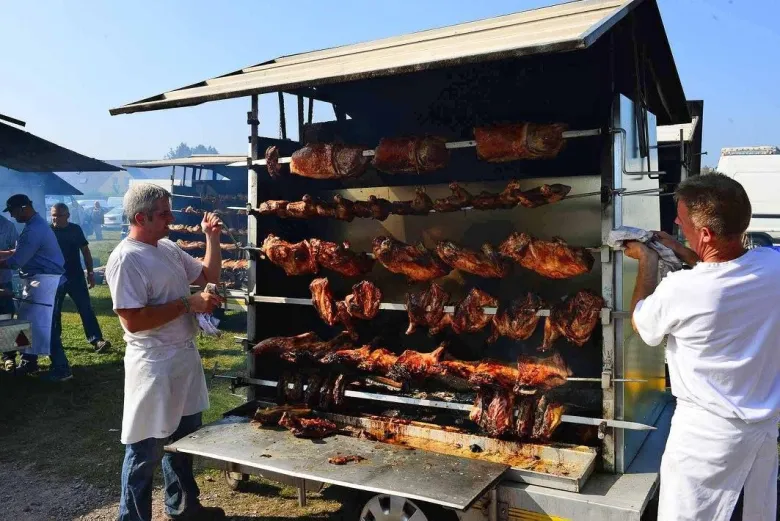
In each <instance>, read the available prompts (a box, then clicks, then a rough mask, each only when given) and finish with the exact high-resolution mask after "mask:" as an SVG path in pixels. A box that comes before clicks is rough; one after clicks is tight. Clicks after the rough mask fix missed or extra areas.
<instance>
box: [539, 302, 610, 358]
mask: <svg viewBox="0 0 780 521" xmlns="http://www.w3.org/2000/svg"><path fill="white" fill-rule="evenodd" d="M605 305H606V302H605V300H604V299H603V298H601V296H599V295H596V294H594V293H592V292H590V291H588V290H585V289H583V290H580V291H578V292H577V293H576V294H575V295H573V296H570V297H568V298H567V299H566V300H564V301H563V302H562V303H560V304H555V305H554V306H553V307H552V309H551V310H550V316H549V317H547V321H546V322H545V323H544V341H543V342H542V346H541V347H540V348H539V349H540V350H541V351H546V350H548V349H550V348H551V347H552V346H553V343H555V341H556V340H557V339H558V338H560V337H561V336H563V337H564V338H566V340H568V341H569V342H571V343H572V344H574V345H577V346H579V347H582V346H583V345H585V344H586V343H587V342H588V340H590V336H591V335H592V334H593V330H594V329H596V326H597V325H598V323H599V319H600V318H601V309H602V308H603V307H604V306H605Z"/></svg>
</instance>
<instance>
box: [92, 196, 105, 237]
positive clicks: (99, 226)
mask: <svg viewBox="0 0 780 521" xmlns="http://www.w3.org/2000/svg"><path fill="white" fill-rule="evenodd" d="M105 213H106V212H104V211H103V209H102V208H101V207H100V202H99V201H95V207H94V208H92V229H93V230H94V231H95V240H96V241H102V240H103V216H104V215H105Z"/></svg>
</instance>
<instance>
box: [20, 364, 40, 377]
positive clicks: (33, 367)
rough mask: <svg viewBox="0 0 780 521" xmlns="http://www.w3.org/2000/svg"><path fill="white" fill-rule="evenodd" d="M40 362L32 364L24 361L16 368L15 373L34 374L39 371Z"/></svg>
mask: <svg viewBox="0 0 780 521" xmlns="http://www.w3.org/2000/svg"><path fill="white" fill-rule="evenodd" d="M38 369H39V367H38V364H31V363H29V362H27V363H25V362H22V363H21V364H19V367H17V368H16V371H15V373H16V374H17V375H19V376H21V375H25V374H33V373H37V372H38Z"/></svg>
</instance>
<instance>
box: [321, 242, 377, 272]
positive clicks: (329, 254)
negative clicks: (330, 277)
mask: <svg viewBox="0 0 780 521" xmlns="http://www.w3.org/2000/svg"><path fill="white" fill-rule="evenodd" d="M309 243H310V244H311V246H312V248H313V250H314V251H315V260H316V262H317V264H319V265H320V266H321V267H323V268H325V269H327V270H331V271H335V272H336V273H339V274H341V275H344V276H345V277H357V276H358V275H365V274H366V273H368V272H369V271H371V270H372V269H373V267H374V259H372V258H371V257H369V256H368V255H367V254H366V253H355V252H353V251H352V250H350V249H349V246H350V245H349V243H348V242H346V241H345V242H344V243H342V244H336V243H335V242H329V241H322V240H320V239H309Z"/></svg>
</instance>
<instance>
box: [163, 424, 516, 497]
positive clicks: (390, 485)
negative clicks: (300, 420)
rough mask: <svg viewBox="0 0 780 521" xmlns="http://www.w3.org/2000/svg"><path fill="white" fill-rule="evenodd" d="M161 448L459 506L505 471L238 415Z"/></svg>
mask: <svg viewBox="0 0 780 521" xmlns="http://www.w3.org/2000/svg"><path fill="white" fill-rule="evenodd" d="M166 450H169V451H178V452H184V453H188V454H193V455H196V456H203V457H206V458H211V459H217V460H222V461H226V462H232V463H237V464H239V465H246V466H248V467H255V468H258V469H261V470H267V471H271V472H278V473H280V474H285V475H288V476H293V477H297V478H301V479H306V480H313V481H319V482H323V483H330V484H333V485H339V486H344V487H347V488H353V489H359V490H366V491H369V492H376V493H384V494H391V495H396V496H402V497H406V498H409V499H416V500H420V501H427V502H430V503H435V504H439V505H442V506H445V507H449V508H454V509H457V510H465V509H466V508H468V507H469V506H471V504H472V503H474V501H476V500H477V499H479V498H480V497H481V496H482V495H483V494H484V493H485V491H487V490H488V489H489V488H491V487H492V486H493V485H494V484H495V483H497V482H498V480H499V479H500V478H501V476H502V475H503V474H504V472H505V471H506V470H507V469H508V468H509V466H508V465H505V464H501V463H492V462H487V461H478V460H473V459H468V458H459V457H456V456H449V455H445V454H437V453H433V452H429V451H423V450H409V449H408V448H404V447H397V446H394V445H390V444H386V443H376V442H372V441H368V440H362V439H357V438H352V437H349V436H341V435H336V436H331V437H328V438H325V439H323V440H305V439H299V438H295V437H294V436H292V434H290V433H289V432H288V431H287V430H286V429H279V428H258V427H257V426H256V425H253V424H250V423H249V420H248V419H247V418H242V417H229V418H224V419H222V420H220V421H218V422H215V423H212V424H210V425H207V426H205V427H203V428H202V429H200V430H198V431H197V432H195V433H193V434H191V435H189V436H186V437H185V438H182V439H180V440H178V441H176V442H174V443H173V444H171V445H169V446H168V447H166ZM338 455H359V456H362V457H364V458H365V460H364V461H361V462H359V463H354V464H352V463H350V464H347V465H338V466H337V465H333V464H331V463H328V459H329V458H331V457H333V456H338Z"/></svg>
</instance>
